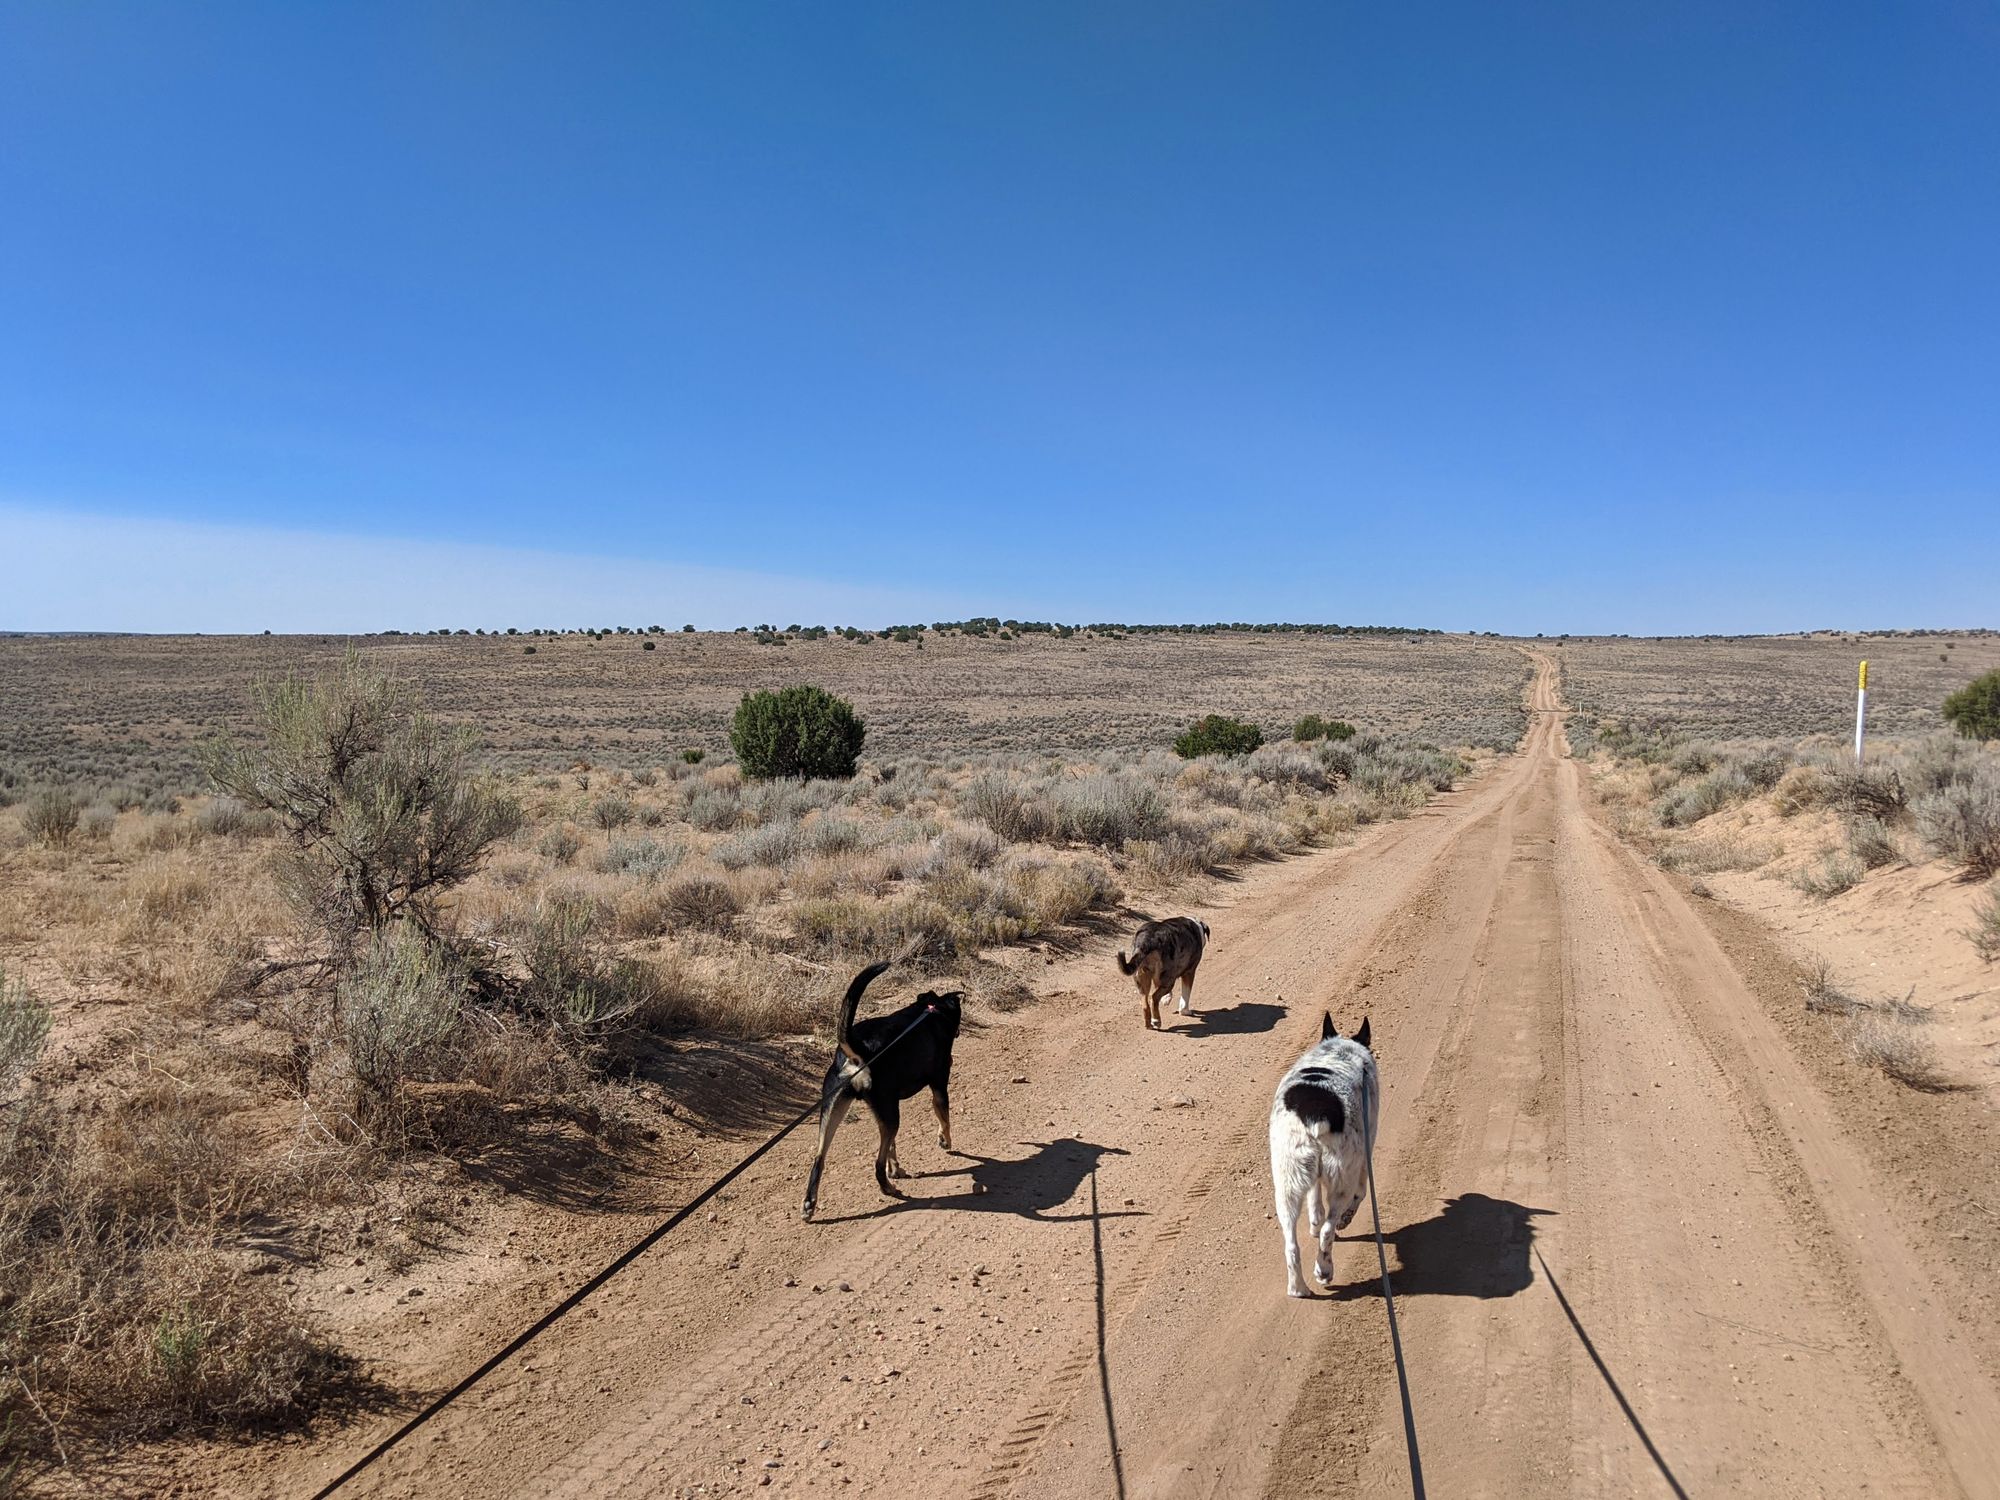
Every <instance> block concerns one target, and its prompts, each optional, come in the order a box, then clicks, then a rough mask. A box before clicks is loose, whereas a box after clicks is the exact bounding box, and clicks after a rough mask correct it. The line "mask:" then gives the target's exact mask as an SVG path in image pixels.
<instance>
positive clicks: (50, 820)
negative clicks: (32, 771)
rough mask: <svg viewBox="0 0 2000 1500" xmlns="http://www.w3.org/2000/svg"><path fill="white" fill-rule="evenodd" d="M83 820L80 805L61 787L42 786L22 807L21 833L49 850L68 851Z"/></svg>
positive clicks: (81, 805)
mask: <svg viewBox="0 0 2000 1500" xmlns="http://www.w3.org/2000/svg"><path fill="white" fill-rule="evenodd" d="M82 818H83V804H82V803H80V802H78V801H77V800H76V798H74V797H72V796H71V795H70V794H69V793H68V792H66V791H64V790H63V789H62V788H60V787H52V786H51V787H43V788H42V789H41V790H40V791H38V792H36V793H35V794H34V795H33V796H32V797H30V798H28V800H27V801H26V802H24V803H23V804H22V805H21V831H22V832H23V833H25V834H27V836H28V837H29V838H31V839H34V840H35V841H36V842H38V843H40V844H43V845H46V846H47V847H48V848H51V849H62V848H67V847H68V845H69V842H70V840H72V839H74V838H75V837H76V830H77V825H78V823H79V822H81V821H82Z"/></svg>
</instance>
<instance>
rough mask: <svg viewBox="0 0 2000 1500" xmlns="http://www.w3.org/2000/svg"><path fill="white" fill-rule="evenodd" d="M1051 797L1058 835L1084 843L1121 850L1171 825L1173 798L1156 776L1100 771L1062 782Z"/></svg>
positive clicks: (1056, 786) (1053, 790)
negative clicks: (1163, 790) (1169, 798)
mask: <svg viewBox="0 0 2000 1500" xmlns="http://www.w3.org/2000/svg"><path fill="white" fill-rule="evenodd" d="M1049 801H1050V809H1049V810H1050V813H1051V814H1052V817H1053V821H1054V823H1055V830H1056V833H1057V835H1058V836H1059V837H1061V838H1065V839H1071V840H1074V841H1075V842H1077V843H1079V844H1095V845H1097V846H1098V847H1099V848H1101V849H1117V848H1120V847H1121V846H1123V845H1124V844H1125V843H1126V842H1127V841H1129V840H1131V839H1156V838H1158V837H1159V836H1160V835H1161V834H1163V833H1164V832H1166V829H1167V799H1166V798H1165V797H1164V796H1163V795H1162V794H1161V792H1160V789H1159V787H1158V786H1157V785H1156V784H1155V783H1154V782H1153V781H1152V780H1150V779H1149V778H1147V777H1145V776H1142V775H1139V774H1137V773H1133V772H1115V771H1096V772H1092V773H1091V774H1090V775H1087V776H1079V777H1073V778H1070V779H1067V780H1063V781H1059V782H1057V783H1056V784H1055V786H1054V787H1053V788H1052V789H1051V793H1050V798H1049Z"/></svg>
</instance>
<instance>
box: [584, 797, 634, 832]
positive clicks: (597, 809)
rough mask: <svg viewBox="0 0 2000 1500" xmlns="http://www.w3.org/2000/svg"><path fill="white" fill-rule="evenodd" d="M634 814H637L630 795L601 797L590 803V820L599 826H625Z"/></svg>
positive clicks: (605, 827)
mask: <svg viewBox="0 0 2000 1500" xmlns="http://www.w3.org/2000/svg"><path fill="white" fill-rule="evenodd" d="M634 816H636V814H635V813H634V811H633V807H632V799H631V798H629V797H619V796H616V795H613V796H608V797H599V798H598V799H597V800H596V801H595V802H593V803H592V804H591V805H590V821H591V822H593V823H595V824H596V825H597V826H598V827H599V828H604V829H611V828H623V827H624V826H625V825H626V824H627V823H629V822H631V821H632V819H633V817H634Z"/></svg>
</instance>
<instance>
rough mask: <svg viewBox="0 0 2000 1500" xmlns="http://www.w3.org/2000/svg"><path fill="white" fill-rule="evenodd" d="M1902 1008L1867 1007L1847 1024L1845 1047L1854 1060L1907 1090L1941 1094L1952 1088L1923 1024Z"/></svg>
mask: <svg viewBox="0 0 2000 1500" xmlns="http://www.w3.org/2000/svg"><path fill="white" fill-rule="evenodd" d="M1919 1015H1921V1012H1918V1013H1917V1015H1912V1014H1910V1013H1908V1012H1907V1011H1905V1010H1903V1009H1901V1008H1894V1007H1887V1006H1866V1007H1864V1008H1862V1009H1861V1010H1860V1011H1859V1012H1857V1013H1856V1015H1855V1016H1854V1018H1853V1019H1852V1020H1851V1021H1850V1022H1848V1028H1847V1045H1848V1049H1849V1050H1850V1051H1851V1052H1853V1054H1854V1056H1855V1057H1856V1058H1857V1059H1859V1060H1860V1061H1861V1062H1863V1063H1865V1064H1867V1065H1868V1066H1869V1067H1872V1068H1879V1069H1881V1071H1882V1072H1883V1073H1885V1074H1887V1075H1888V1076H1889V1077H1890V1078H1893V1079H1894V1080H1895V1081H1896V1082H1898V1083H1900V1084H1902V1085H1903V1086H1904V1087H1906V1088H1913V1089H1919V1090H1921V1091H1923V1092H1925V1093H1941V1092H1943V1091H1945V1090H1947V1089H1950V1088H1952V1087H1954V1084H1953V1082H1952V1080H1951V1078H1950V1077H1949V1076H1948V1075H1947V1074H1946V1073H1945V1071H1944V1068H1943V1067H1942V1066H1941V1065H1940V1063H1939V1061H1938V1056H1937V1049H1936V1048H1935V1047H1933V1046H1932V1045H1931V1042H1930V1038H1929V1037H1927V1036H1925V1035H1924V1033H1923V1031H1922V1029H1921V1028H1922V1026H1923V1022H1922V1021H1921V1020H1920V1019H1918V1016H1919Z"/></svg>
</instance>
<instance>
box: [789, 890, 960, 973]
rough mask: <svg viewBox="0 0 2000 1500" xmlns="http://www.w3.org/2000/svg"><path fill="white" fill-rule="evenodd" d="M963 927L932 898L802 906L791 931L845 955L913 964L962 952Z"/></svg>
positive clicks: (837, 901) (838, 899)
mask: <svg viewBox="0 0 2000 1500" xmlns="http://www.w3.org/2000/svg"><path fill="white" fill-rule="evenodd" d="M961 921H962V918H961V917H959V916H958V915H957V914H954V913H953V912H952V911H951V909H950V908H948V907H946V906H945V905H944V904H943V903H941V902H940V901H938V900H936V899H935V898H933V897H931V896H928V895H919V896H905V897H903V898H902V899H900V900H896V901H859V900H855V899H854V898H852V897H835V898H832V899H829V900H821V901H802V902H800V903H799V904H798V907H797V909H796V911H795V912H794V913H793V917H792V927H793V930H794V931H795V932H796V933H797V934H798V936H799V937H801V938H803V939H805V940H806V941H808V942H811V943H816V944H820V945H823V946H826V947H831V948H835V949H839V950H841V951H842V952H844V953H853V954H856V955H863V954H866V955H874V956H879V957H883V958H888V957H891V956H893V955H896V954H901V953H907V954H908V955H909V956H910V957H912V958H920V959H921V958H932V959H937V958H950V957H952V956H953V955H955V954H956V953H957V952H958V951H959V938H958V932H959V927H960V925H961Z"/></svg>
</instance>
